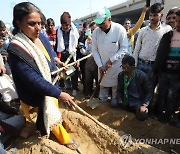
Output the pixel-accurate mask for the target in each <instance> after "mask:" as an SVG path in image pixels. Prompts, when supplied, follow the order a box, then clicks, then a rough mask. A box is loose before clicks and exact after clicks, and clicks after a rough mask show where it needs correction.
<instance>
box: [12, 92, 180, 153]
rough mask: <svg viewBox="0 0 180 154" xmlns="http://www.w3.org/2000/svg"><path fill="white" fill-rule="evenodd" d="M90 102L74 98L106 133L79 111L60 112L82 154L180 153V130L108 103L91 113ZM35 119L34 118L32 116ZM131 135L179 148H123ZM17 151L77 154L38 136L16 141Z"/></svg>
mask: <svg viewBox="0 0 180 154" xmlns="http://www.w3.org/2000/svg"><path fill="white" fill-rule="evenodd" d="M87 101H88V100H86V99H84V95H83V94H82V93H81V91H79V92H78V95H77V97H75V102H76V103H77V104H78V105H79V106H80V107H81V108H82V109H84V110H85V111H86V112H87V113H89V114H90V115H92V116H93V117H94V118H96V119H97V120H99V121H100V122H102V123H103V124H105V125H106V126H107V130H105V129H103V128H101V127H100V126H99V125H97V124H96V123H95V122H93V121H92V120H91V119H89V118H88V117H86V116H84V115H83V114H81V113H78V112H76V111H71V110H67V109H61V111H62V113H63V119H64V121H65V122H64V123H63V125H64V126H65V128H66V129H67V131H68V132H69V133H70V135H71V137H72V139H74V140H75V141H76V142H77V143H79V145H80V150H81V152H82V153H83V154H111V153H112V154H118V153H119V154H120V153H133V154H136V153H139V154H142V153H145V154H152V153H166V152H167V153H173V152H177V153H180V146H179V144H180V141H179V140H180V129H179V128H176V127H173V126H170V125H165V124H162V123H160V122H158V121H157V120H154V119H151V118H149V119H148V120H146V121H144V122H142V121H138V120H137V119H136V117H135V115H134V114H133V113H130V112H127V111H124V110H122V109H119V108H111V107H110V105H109V104H108V103H102V104H101V105H100V106H99V107H97V108H96V109H94V110H92V109H90V108H88V107H87V106H86V103H87ZM33 116H34V114H33ZM26 127H27V128H28V129H34V130H35V124H33V123H28V124H27V126H26ZM125 134H128V135H131V136H132V138H133V141H134V139H178V141H179V142H178V143H179V144H169V143H167V144H156V145H155V144H153V145H147V144H140V143H134V142H132V143H130V144H128V146H127V145H125V146H124V142H122V140H121V136H122V135H125ZM12 145H14V146H15V147H16V148H18V154H59V153H65V154H77V153H78V152H77V151H73V150H70V149H68V148H67V147H65V146H63V145H60V144H59V142H58V141H57V140H56V138H55V137H54V136H53V135H51V136H50V138H49V139H46V138H45V137H40V135H39V133H35V134H34V135H32V136H31V137H30V138H28V139H21V138H16V139H13V144H12Z"/></svg>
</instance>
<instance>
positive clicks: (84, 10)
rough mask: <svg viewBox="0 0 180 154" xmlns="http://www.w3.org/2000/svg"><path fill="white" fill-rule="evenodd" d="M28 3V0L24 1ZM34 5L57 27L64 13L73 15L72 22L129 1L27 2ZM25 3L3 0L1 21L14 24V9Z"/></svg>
mask: <svg viewBox="0 0 180 154" xmlns="http://www.w3.org/2000/svg"><path fill="white" fill-rule="evenodd" d="M24 1H26V0H24ZM27 1H29V2H31V3H34V4H35V5H36V6H38V7H39V8H40V10H41V11H42V12H43V13H44V15H45V16H46V18H53V19H54V21H55V25H56V26H57V25H59V19H60V16H61V14H62V13H63V12H64V11H68V12H69V13H70V14H71V18H72V20H75V19H78V18H81V17H84V16H86V15H89V14H91V13H95V12H97V11H98V10H100V9H101V8H104V7H112V6H114V5H117V4H121V3H123V2H125V1H127V0H27ZM20 2H23V1H21V0H1V8H0V20H2V21H4V22H5V23H6V24H7V23H9V24H11V23H12V17H13V7H14V6H15V5H16V4H18V3H20Z"/></svg>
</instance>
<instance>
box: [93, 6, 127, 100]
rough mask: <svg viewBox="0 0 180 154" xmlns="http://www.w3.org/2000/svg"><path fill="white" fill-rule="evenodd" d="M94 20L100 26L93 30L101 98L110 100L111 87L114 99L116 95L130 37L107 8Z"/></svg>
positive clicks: (94, 52) (94, 54)
mask: <svg viewBox="0 0 180 154" xmlns="http://www.w3.org/2000/svg"><path fill="white" fill-rule="evenodd" d="M94 22H95V23H96V24H97V25H98V27H97V28H96V29H95V30H94V32H93V37H92V53H93V57H94V60H95V62H96V64H97V66H98V68H99V75H98V76H99V79H100V76H101V75H103V74H104V76H103V78H102V81H101V83H100V93H99V98H100V100H102V101H107V100H108V92H109V88H110V87H111V88H112V99H113V98H115V97H116V91H117V84H118V83H117V78H118V74H119V73H120V72H121V71H122V70H121V68H120V66H121V60H122V58H123V56H124V55H125V54H126V53H127V52H128V39H127V34H126V30H125V28H124V27H123V26H122V25H120V24H118V23H114V22H112V21H111V13H110V11H109V10H108V9H107V8H104V9H102V10H101V11H99V12H98V13H97V16H96V19H95V20H94Z"/></svg>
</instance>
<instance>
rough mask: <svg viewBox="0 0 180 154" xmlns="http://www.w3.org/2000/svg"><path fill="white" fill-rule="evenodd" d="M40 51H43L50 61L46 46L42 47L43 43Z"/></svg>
mask: <svg viewBox="0 0 180 154" xmlns="http://www.w3.org/2000/svg"><path fill="white" fill-rule="evenodd" d="M42 52H43V54H44V55H45V57H46V58H47V59H48V60H49V61H51V58H50V56H49V53H48V52H47V50H46V48H45V47H44V45H43V48H42Z"/></svg>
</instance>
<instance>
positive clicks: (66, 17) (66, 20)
mask: <svg viewBox="0 0 180 154" xmlns="http://www.w3.org/2000/svg"><path fill="white" fill-rule="evenodd" d="M60 21H61V24H70V23H71V15H70V14H69V12H64V13H63V14H62V15H61V19H60Z"/></svg>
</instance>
